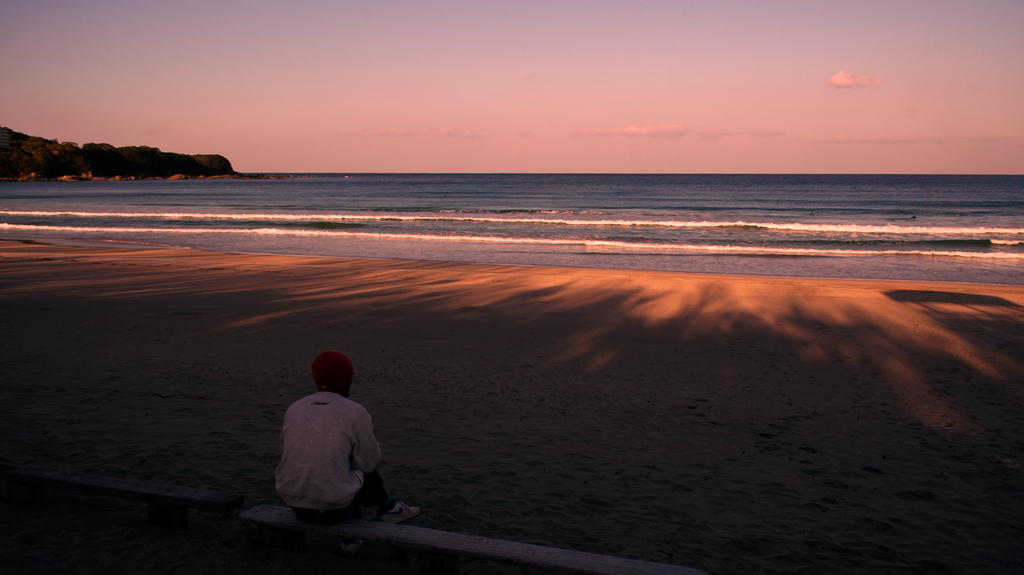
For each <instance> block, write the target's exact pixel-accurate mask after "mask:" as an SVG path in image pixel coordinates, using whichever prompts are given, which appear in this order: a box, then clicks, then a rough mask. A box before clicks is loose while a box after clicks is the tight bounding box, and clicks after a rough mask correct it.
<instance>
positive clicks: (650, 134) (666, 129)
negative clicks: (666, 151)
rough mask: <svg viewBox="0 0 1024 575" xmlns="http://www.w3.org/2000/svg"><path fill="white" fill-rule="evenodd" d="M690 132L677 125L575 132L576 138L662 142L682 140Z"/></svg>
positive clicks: (573, 135)
mask: <svg viewBox="0 0 1024 575" xmlns="http://www.w3.org/2000/svg"><path fill="white" fill-rule="evenodd" d="M689 131H690V130H689V129H688V128H684V127H683V126H680V125H677V124H665V125H664V126H628V127H625V128H617V129H614V130H606V129H597V130H584V131H579V132H574V133H573V134H572V137H574V138H610V137H613V136H621V137H625V138H657V139H661V140H676V139H679V138H682V137H683V136H685V135H686V133H687V132H689Z"/></svg>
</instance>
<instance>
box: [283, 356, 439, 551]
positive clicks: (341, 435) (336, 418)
mask: <svg viewBox="0 0 1024 575" xmlns="http://www.w3.org/2000/svg"><path fill="white" fill-rule="evenodd" d="M354 374H355V370H354V369H353V367H352V362H351V361H350V360H349V358H348V356H346V355H345V354H343V353H341V352H340V351H325V352H323V353H321V354H320V355H318V356H316V359H314V360H313V381H314V382H315V383H316V389H317V391H316V393H314V394H312V395H310V396H307V397H304V398H302V399H300V400H299V401H296V402H295V403H293V404H292V405H291V407H289V408H288V411H287V412H286V413H285V415H284V427H283V428H282V430H281V463H280V464H279V465H278V466H277V471H275V472H274V479H275V480H276V483H277V493H278V495H280V496H281V499H283V500H284V502H285V503H287V504H288V505H289V506H290V507H291V508H292V511H294V512H295V516H296V517H298V518H299V520H301V521H305V522H308V523H316V524H320V525H330V524H334V523H339V522H342V521H345V520H347V519H350V518H353V517H360V506H364V507H377V520H378V521H385V522H387V523H398V522H400V521H405V520H406V519H411V518H413V517H415V516H416V515H418V514H419V512H420V508H419V507H413V506H409V505H406V504H405V503H402V502H401V501H396V500H395V499H393V498H392V497H391V496H390V495H388V492H387V490H385V489H384V480H383V479H382V478H381V476H380V473H379V472H378V471H377V465H378V464H379V463H380V444H378V443H377V439H376V438H375V437H374V435H373V423H372V422H371V421H370V414H369V413H367V411H366V408H364V407H363V406H362V405H359V404H358V403H356V402H354V401H351V400H350V399H348V394H349V389H350V388H351V386H352V378H353V376H354ZM361 546H362V542H361V541H359V540H357V539H345V538H343V539H342V540H341V547H340V548H339V552H340V553H341V554H343V555H352V554H354V553H355V552H356V551H358V550H359V548H360V547H361Z"/></svg>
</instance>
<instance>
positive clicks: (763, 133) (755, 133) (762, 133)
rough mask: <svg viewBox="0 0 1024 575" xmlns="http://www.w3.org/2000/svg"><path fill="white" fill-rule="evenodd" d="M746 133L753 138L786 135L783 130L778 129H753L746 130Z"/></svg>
mask: <svg viewBox="0 0 1024 575" xmlns="http://www.w3.org/2000/svg"><path fill="white" fill-rule="evenodd" d="M747 134H748V135H750V136H753V137H755V138H777V137H779V136H784V135H786V133H785V132H780V131H778V130H755V131H753V132H747Z"/></svg>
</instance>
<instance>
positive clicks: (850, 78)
mask: <svg viewBox="0 0 1024 575" xmlns="http://www.w3.org/2000/svg"><path fill="white" fill-rule="evenodd" d="M881 83H882V79H881V78H879V77H877V76H875V77H871V76H868V75H866V74H860V75H858V74H851V73H849V72H847V71H846V70H843V71H841V72H836V73H835V75H833V76H832V77H831V78H829V79H828V82H825V84H827V85H829V86H835V87H836V88H857V87H859V86H877V85H879V84H881Z"/></svg>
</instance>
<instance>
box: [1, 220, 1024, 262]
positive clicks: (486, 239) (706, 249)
mask: <svg viewBox="0 0 1024 575" xmlns="http://www.w3.org/2000/svg"><path fill="white" fill-rule="evenodd" d="M3 230H17V231H51V232H65V233H68V232H70V233H88V234H96V233H100V234H104V233H105V234H235V235H257V236H297V237H334V238H368V239H382V240H419V241H444V242H479V243H500V244H533V245H559V246H586V247H592V248H613V249H625V250H633V251H640V250H656V251H668V252H671V251H677V252H678V251H688V252H702V253H709V254H746V255H788V256H861V257H863V256H928V257H944V258H970V259H987V260H1020V261H1024V254H1020V253H999V252H964V251H935V250H848V249H817V248H782V247H751V246H730V245H711V244H669V243H640V242H636V243H634V242H623V241H613V240H583V239H579V240H577V239H550V238H508V237H501V236H470V235H438V234H403V233H382V232H357V231H341V230H302V229H279V228H252V229H241V228H219V229H218V228H136V227H78V226H35V225H23V224H7V223H0V231H3Z"/></svg>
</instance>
